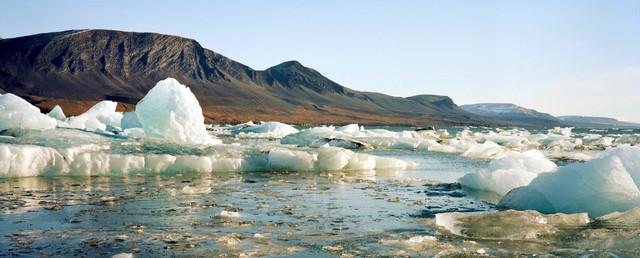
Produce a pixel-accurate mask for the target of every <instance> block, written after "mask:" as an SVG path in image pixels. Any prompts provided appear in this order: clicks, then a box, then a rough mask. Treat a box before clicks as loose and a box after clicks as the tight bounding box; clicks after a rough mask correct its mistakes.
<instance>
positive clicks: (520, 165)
mask: <svg viewBox="0 0 640 258" xmlns="http://www.w3.org/2000/svg"><path fill="white" fill-rule="evenodd" d="M556 168H557V166H556V165H555V163H553V162H551V161H550V160H548V159H547V158H545V157H544V154H542V152H540V151H538V150H529V151H526V152H523V153H519V152H510V153H508V154H505V155H504V156H503V157H501V158H499V159H496V160H493V161H491V163H489V167H488V168H487V169H486V170H481V171H478V172H477V173H470V174H467V175H465V176H463V177H462V178H460V184H462V185H463V186H465V187H468V188H473V189H478V190H486V191H493V192H496V193H498V194H501V195H505V194H506V193H507V192H509V191H511V189H514V188H516V187H520V186H526V185H528V184H529V183H530V182H531V180H533V179H534V178H535V177H536V176H538V174H539V173H543V172H550V171H554V170H555V169H556Z"/></svg>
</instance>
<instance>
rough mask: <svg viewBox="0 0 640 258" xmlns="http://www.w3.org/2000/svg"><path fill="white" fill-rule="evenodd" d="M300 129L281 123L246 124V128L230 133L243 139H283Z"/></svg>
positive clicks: (233, 130)
mask: <svg viewBox="0 0 640 258" xmlns="http://www.w3.org/2000/svg"><path fill="white" fill-rule="evenodd" d="M297 132H298V129H296V128H294V127H293V126H290V125H288V124H285V123H280V122H261V123H260V124H257V125H256V124H253V123H251V124H246V126H243V127H240V128H237V129H232V130H230V133H231V134H232V135H237V136H238V137H242V138H282V137H285V136H287V135H289V134H294V133H297Z"/></svg>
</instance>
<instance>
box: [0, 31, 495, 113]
mask: <svg viewBox="0 0 640 258" xmlns="http://www.w3.org/2000/svg"><path fill="white" fill-rule="evenodd" d="M166 77H174V78H176V79H178V80H179V81H180V82H181V83H183V84H185V85H187V86H189V87H190V88H191V90H192V91H193V92H194V94H195V95H196V97H197V98H198V100H199V102H200V104H201V106H203V110H204V113H205V116H206V117H207V120H209V122H218V123H229V122H243V121H247V120H278V121H283V122H287V123H297V124H320V123H363V124H404V125H443V124H447V125H451V124H477V125H481V124H495V123H499V121H497V120H495V119H491V118H486V117H481V116H477V115H473V114H470V113H467V112H465V111H463V110H462V109H460V108H459V107H458V106H457V105H455V103H453V101H452V100H451V99H450V98H448V97H446V96H435V95H419V96H414V97H409V98H401V97H393V96H388V95H384V94H380V93H370V92H360V91H355V90H352V89H349V88H346V87H344V86H342V85H340V84H338V83H336V82H333V81H331V80H330V79H328V78H326V77H324V76H323V75H322V74H320V73H319V72H318V71H316V70H313V69H311V68H308V67H305V66H303V65H302V64H300V63H299V62H297V61H288V62H284V63H281V64H279V65H276V66H273V67H271V68H268V69H266V70H264V71H259V70H254V69H252V68H250V67H248V66H246V65H243V64H241V63H238V62H235V61H233V60H231V59H229V58H227V57H225V56H223V55H220V54H218V53H215V52H213V51H211V50H208V49H205V48H203V47H202V46H201V45H200V44H199V43H198V42H197V41H195V40H193V39H187V38H182V37H177V36H170V35H163V34H157V33H136V32H123V31H113V30H70V31H62V32H53V33H43V34H36V35H31V36H25V37H18V38H11V39H2V40H0V91H5V92H11V93H14V94H16V95H19V96H22V97H24V98H26V99H27V100H29V101H31V102H32V103H34V104H35V105H37V106H39V107H41V108H42V109H44V110H47V109H50V108H51V107H53V106H54V105H56V104H60V105H61V106H62V107H63V109H64V110H65V112H66V113H69V114H77V113H80V112H82V111H84V110H85V109H86V108H87V107H89V106H90V105H91V104H92V103H95V102H96V101H100V100H104V99H110V100H116V101H118V102H121V103H122V104H123V107H124V109H129V110H130V109H132V108H133V105H135V103H136V102H137V101H138V100H139V99H140V98H142V97H143V96H144V94H145V93H146V92H147V91H148V90H149V89H151V88H152V87H153V86H154V85H155V83H156V82H157V81H159V80H161V79H164V78H166Z"/></svg>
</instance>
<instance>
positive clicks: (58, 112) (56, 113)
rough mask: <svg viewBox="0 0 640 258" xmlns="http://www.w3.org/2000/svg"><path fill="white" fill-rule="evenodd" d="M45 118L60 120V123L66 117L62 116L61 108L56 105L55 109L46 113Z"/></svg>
mask: <svg viewBox="0 0 640 258" xmlns="http://www.w3.org/2000/svg"><path fill="white" fill-rule="evenodd" d="M47 116H49V117H51V118H54V119H57V120H60V121H64V119H66V118H67V116H65V115H64V112H62V108H61V107H60V106H58V105H56V106H55V107H53V109H51V111H49V113H47Z"/></svg>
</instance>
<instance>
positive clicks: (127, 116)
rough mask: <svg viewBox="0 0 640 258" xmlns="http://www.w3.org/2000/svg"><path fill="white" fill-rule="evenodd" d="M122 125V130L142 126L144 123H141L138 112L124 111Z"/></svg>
mask: <svg viewBox="0 0 640 258" xmlns="http://www.w3.org/2000/svg"><path fill="white" fill-rule="evenodd" d="M120 125H121V127H122V130H126V129H130V128H142V124H140V121H139V120H138V115H136V112H124V115H123V116H122V120H121V122H120Z"/></svg>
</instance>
